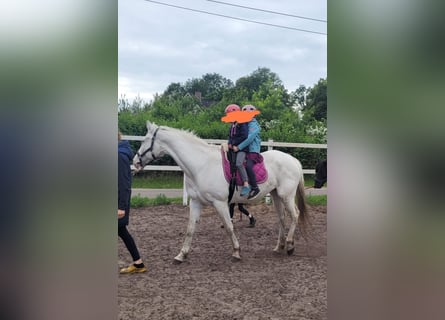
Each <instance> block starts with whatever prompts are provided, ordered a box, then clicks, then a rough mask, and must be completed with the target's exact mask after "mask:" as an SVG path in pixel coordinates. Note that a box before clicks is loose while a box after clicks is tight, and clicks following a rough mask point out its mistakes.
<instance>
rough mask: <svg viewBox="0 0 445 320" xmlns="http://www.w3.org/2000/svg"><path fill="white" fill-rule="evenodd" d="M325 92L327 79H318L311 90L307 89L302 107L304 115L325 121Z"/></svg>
mask: <svg viewBox="0 0 445 320" xmlns="http://www.w3.org/2000/svg"><path fill="white" fill-rule="evenodd" d="M327 90H328V81H327V79H320V80H319V81H318V83H317V84H316V85H315V86H314V87H313V88H311V89H309V93H308V95H307V98H306V105H305V106H304V107H303V111H304V112H305V113H307V114H308V115H310V116H311V117H313V118H314V119H316V120H319V121H322V120H326V119H327V107H328V101H327Z"/></svg>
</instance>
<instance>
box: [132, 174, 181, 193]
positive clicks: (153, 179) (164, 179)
mask: <svg viewBox="0 0 445 320" xmlns="http://www.w3.org/2000/svg"><path fill="white" fill-rule="evenodd" d="M183 179H184V178H183V177H182V173H181V175H177V174H172V175H167V174H165V175H159V176H134V177H133V182H132V184H131V187H132V188H140V189H182V185H183Z"/></svg>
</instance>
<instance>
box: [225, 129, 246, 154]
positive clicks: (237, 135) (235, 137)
mask: <svg viewBox="0 0 445 320" xmlns="http://www.w3.org/2000/svg"><path fill="white" fill-rule="evenodd" d="M248 134H249V131H248V127H247V123H237V122H234V123H232V125H231V126H230V130H229V141H228V143H229V144H231V145H232V146H238V145H239V144H240V143H241V142H243V141H244V140H246V139H247V136H248ZM241 151H245V152H247V151H249V148H248V147H245V148H244V149H243V150H241Z"/></svg>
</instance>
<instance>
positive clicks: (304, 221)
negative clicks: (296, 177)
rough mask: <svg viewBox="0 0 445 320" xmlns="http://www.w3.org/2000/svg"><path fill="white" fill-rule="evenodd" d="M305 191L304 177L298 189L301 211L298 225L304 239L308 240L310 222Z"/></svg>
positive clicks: (298, 204) (298, 202)
mask: <svg viewBox="0 0 445 320" xmlns="http://www.w3.org/2000/svg"><path fill="white" fill-rule="evenodd" d="M304 190H305V189H304V177H303V175H302V176H301V179H300V182H299V183H298V188H297V208H298V210H299V211H300V214H299V216H298V225H299V226H300V231H301V233H302V235H303V237H304V238H305V239H306V236H307V235H308V232H307V231H308V230H307V227H308V225H309V224H310V221H309V219H308V218H309V217H308V215H307V207H306V193H305V191H304Z"/></svg>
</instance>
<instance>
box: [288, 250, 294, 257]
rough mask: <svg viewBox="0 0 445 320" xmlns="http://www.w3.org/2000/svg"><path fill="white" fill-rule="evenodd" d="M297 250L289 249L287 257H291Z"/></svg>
mask: <svg viewBox="0 0 445 320" xmlns="http://www.w3.org/2000/svg"><path fill="white" fill-rule="evenodd" d="M294 250H295V248H291V249H287V255H288V256H291V255H292V254H293V253H294Z"/></svg>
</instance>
